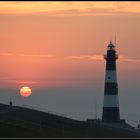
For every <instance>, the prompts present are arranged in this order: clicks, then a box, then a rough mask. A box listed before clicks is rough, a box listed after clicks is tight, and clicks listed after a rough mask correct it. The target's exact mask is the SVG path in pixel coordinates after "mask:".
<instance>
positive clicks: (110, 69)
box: [102, 42, 120, 122]
mask: <svg viewBox="0 0 140 140" xmlns="http://www.w3.org/2000/svg"><path fill="white" fill-rule="evenodd" d="M104 59H105V60H106V75H105V88H104V103H103V115H102V121H103V122H119V121H120V111H119V99H118V85H117V73H116V59H118V55H117V54H116V51H115V45H113V44H112V42H110V44H109V45H108V50H107V54H106V55H104Z"/></svg>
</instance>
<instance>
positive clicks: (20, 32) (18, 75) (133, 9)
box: [0, 2, 140, 86]
mask: <svg viewBox="0 0 140 140" xmlns="http://www.w3.org/2000/svg"><path fill="white" fill-rule="evenodd" d="M139 14H140V2H0V31H1V34H0V38H1V41H0V47H1V52H0V58H1V65H2V69H1V82H2V83H3V84H4V85H9V84H12V85H16V86H22V85H24V84H29V85H33V86H35V85H36V86H41V85H44V86H47V85H48V86H58V85H69V84H73V83H74V82H75V83H76V84H78V85H79V84H82V83H84V84H85V83H87V85H88V84H89V83H90V81H92V82H93V81H94V78H95V79H96V81H98V80H97V78H98V77H97V76H95V77H94V74H95V73H97V72H98V74H99V75H100V73H103V72H104V65H105V63H104V60H103V59H102V55H103V54H104V53H105V52H106V46H107V44H108V43H109V41H110V40H114V37H115V34H116V35H117V44H118V48H117V50H118V51H119V53H120V55H121V60H122V61H129V63H139V62H140V60H139V59H140V58H139V53H138V52H139V51H140V48H136V49H134V48H133V46H137V44H140V42H139V36H140V30H139V24H140V17H139ZM134 35H135V36H134ZM130 40H131V41H130ZM126 50H127V51H126ZM132 50H133V52H132ZM121 60H120V61H121ZM96 63H98V64H99V66H98V67H96V68H95V66H96ZM91 64H92V66H91ZM121 67H123V66H121ZM93 70H94V72H93ZM99 72H100V73H99ZM93 73H94V74H93ZM92 74H93V79H90V77H91V75H92ZM98 74H97V75H98ZM95 75H96V74H95ZM88 81H89V82H88ZM39 83H40V84H39ZM97 83H98V82H97Z"/></svg>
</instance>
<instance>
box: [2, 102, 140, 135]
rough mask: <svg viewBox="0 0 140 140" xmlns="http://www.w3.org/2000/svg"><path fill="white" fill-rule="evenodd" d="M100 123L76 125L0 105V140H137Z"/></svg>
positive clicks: (123, 130)
mask: <svg viewBox="0 0 140 140" xmlns="http://www.w3.org/2000/svg"><path fill="white" fill-rule="evenodd" d="M128 127H130V129H126V128H125V127H124V128H119V127H118V128H117V127H116V128H115V127H112V126H107V125H105V124H103V123H102V122H101V121H100V120H87V121H78V120H73V119H70V118H66V117H62V116H59V115H55V114H50V113H45V112H41V111H37V110H33V109H29V108H25V107H18V106H11V105H6V104H0V132H1V133H0V138H132V137H133V138H140V131H139V130H134V128H131V126H128Z"/></svg>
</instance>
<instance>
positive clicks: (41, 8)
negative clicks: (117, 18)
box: [0, 2, 140, 16]
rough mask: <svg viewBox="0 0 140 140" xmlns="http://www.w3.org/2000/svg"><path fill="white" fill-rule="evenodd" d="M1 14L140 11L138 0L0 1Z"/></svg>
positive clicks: (118, 12) (89, 13)
mask: <svg viewBox="0 0 140 140" xmlns="http://www.w3.org/2000/svg"><path fill="white" fill-rule="evenodd" d="M0 13H1V14H9V15H12V14H17V15H21V14H22V15H24V14H25V15H26V14H37V13H38V14H47V15H59V16H60V15H68V16H81V15H110V14H116V15H117V14H127V13H135V14H136V13H140V2H0Z"/></svg>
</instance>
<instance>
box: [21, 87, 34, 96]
mask: <svg viewBox="0 0 140 140" xmlns="http://www.w3.org/2000/svg"><path fill="white" fill-rule="evenodd" d="M31 93H32V91H31V89H30V88H29V87H22V88H21V89H20V94H21V96H23V97H29V96H30V95H31Z"/></svg>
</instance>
